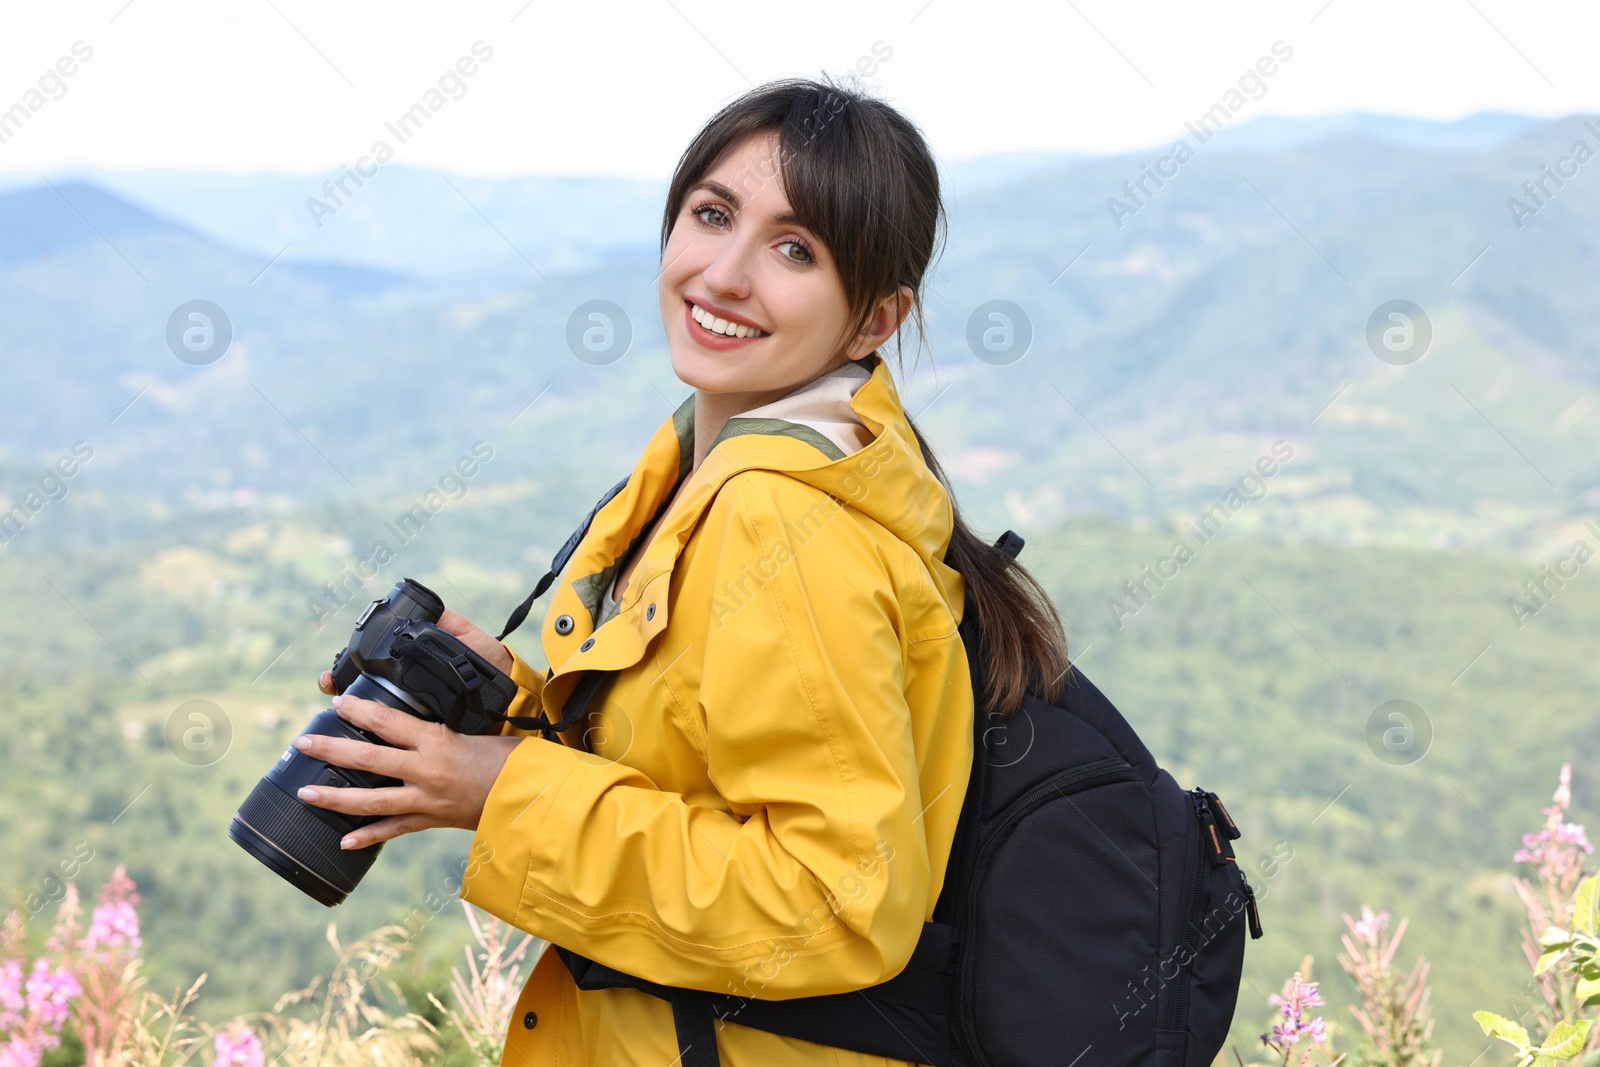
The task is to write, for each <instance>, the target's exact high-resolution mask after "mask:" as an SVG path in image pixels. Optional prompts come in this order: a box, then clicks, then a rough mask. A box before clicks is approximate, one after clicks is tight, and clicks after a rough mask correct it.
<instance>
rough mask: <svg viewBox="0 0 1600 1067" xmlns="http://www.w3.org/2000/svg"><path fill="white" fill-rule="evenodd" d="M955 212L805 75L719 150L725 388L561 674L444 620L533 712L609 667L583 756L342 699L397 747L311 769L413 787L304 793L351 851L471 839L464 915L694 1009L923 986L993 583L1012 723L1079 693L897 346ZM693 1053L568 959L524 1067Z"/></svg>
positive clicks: (540, 1000)
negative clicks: (965, 641)
mask: <svg viewBox="0 0 1600 1067" xmlns="http://www.w3.org/2000/svg"><path fill="white" fill-rule="evenodd" d="M942 222H943V213H942V207H941V204H940V196H939V185H938V173H937V168H936V165H935V163H934V161H933V158H932V156H931V154H930V153H929V151H928V149H927V146H926V145H925V143H924V142H923V140H922V137H921V136H920V134H919V133H918V132H917V130H916V129H915V127H914V126H912V125H911V124H910V123H909V122H908V121H907V120H906V119H905V118H903V117H902V116H901V115H900V114H899V113H898V112H896V111H895V110H894V109H892V108H890V107H889V106H887V105H885V104H883V103H881V102H879V101H876V100H873V99H871V98H869V97H866V96H863V95H860V94H858V93H855V92H852V91H848V90H845V89H841V88H839V87H836V86H831V85H823V84H818V83H815V82H810V81H803V80H791V81H783V82H777V83H772V84H769V85H766V86H762V87H760V88H758V89H755V90H753V91H752V92H750V93H748V94H747V95H745V96H744V97H742V98H740V99H739V100H736V101H735V102H734V103H732V104H730V105H729V106H728V107H726V108H725V109H724V110H723V111H722V112H721V113H719V114H718V115H717V116H716V117H714V118H713V119H712V120H711V122H710V123H708V124H707V125H706V127H705V128H704V129H703V130H702V131H701V132H700V134H699V135H698V136H697V137H696V138H695V140H694V141H693V143H692V144H691V145H690V146H689V148H688V150H687V151H686V152H685V154H684V156H683V159H682V160H681V161H680V163H679V166H678V169H677V172H676V173H675V175H674V177H673V180H672V183H671V186H670V188H669V191H668V196H667V205H666V211H665V214H664V217H663V224H662V257H661V263H662V270H661V274H660V279H659V296H660V304H661V317H662V322H663V325H664V326H665V329H666V334H667V341H668V345H669V347H670V349H671V355H672V365H673V370H674V372H675V373H676V374H677V375H678V377H679V378H681V379H682V380H683V381H684V382H685V383H687V384H689V385H692V386H693V387H694V389H695V392H694V393H693V395H692V396H691V397H689V398H687V399H686V400H684V402H683V403H682V404H681V405H680V406H679V407H678V409H677V410H676V411H675V412H674V413H673V415H672V417H671V418H670V419H667V420H665V421H663V422H662V424H661V425H660V427H659V428H658V429H657V430H656V433H655V435H654V436H653V437H652V438H651V440H650V443H649V444H648V446H647V447H646V448H645V451H644V454H643V456H642V457H641V458H640V460H639V462H638V464H637V465H636V467H635V468H634V471H633V473H632V475H631V476H630V478H629V481H628V483H627V485H626V487H625V488H624V489H623V490H622V491H621V492H619V493H618V494H617V495H616V496H615V497H613V498H612V499H611V500H610V501H609V502H608V503H607V504H606V505H605V506H604V507H602V508H601V509H600V510H599V511H598V512H597V513H596V515H595V516H594V520H593V523H592V525H591V527H590V529H589V531H588V533H587V535H586V536H585V537H584V539H583V540H582V542H581V543H580V545H579V546H578V548H577V550H576V551H575V553H574V554H573V556H572V558H571V560H570V562H569V564H568V566H567V568H566V571H565V576H564V578H563V580H562V581H561V582H560V583H559V584H558V585H557V586H556V587H555V593H554V595H553V598H552V600H551V602H550V605H549V608H548V610H547V612H546V615H545V621H544V626H543V633H542V641H543V647H544V650H545V653H546V655H547V657H548V659H549V662H550V664H551V669H550V670H549V671H548V673H547V674H546V675H544V676H543V677H541V676H540V675H539V674H538V673H537V672H536V671H535V670H534V669H533V668H532V667H531V666H530V665H529V664H528V663H526V662H525V661H523V660H522V659H521V658H520V657H519V656H517V655H515V654H514V653H513V652H512V651H511V650H510V649H509V648H508V647H507V646H505V645H503V644H501V643H500V642H498V641H496V640H494V639H493V638H491V637H489V636H488V634H486V633H485V632H484V631H483V630H481V629H479V628H478V627H477V626H475V625H473V624H472V623H470V622H468V621H467V620H466V619H464V618H463V617H461V616H460V615H457V614H455V613H454V612H446V613H445V615H444V617H443V618H442V619H441V620H440V623H441V625H442V626H444V627H445V628H446V629H448V630H450V631H451V632H453V633H456V634H457V635H459V636H461V637H462V638H463V639H464V640H466V641H467V642H468V643H469V644H471V645H472V646H473V647H474V648H475V649H477V650H478V651H480V652H482V654H483V655H484V656H485V657H487V658H488V659H490V660H491V661H492V662H494V663H496V664H497V665H498V666H500V667H501V668H502V669H504V670H505V671H507V672H508V673H509V674H510V675H511V677H512V678H513V679H515V681H516V682H517V684H518V685H519V686H520V688H521V692H520V694H519V696H518V698H517V701H516V706H514V707H513V708H512V709H511V714H513V715H536V714H539V713H541V712H542V713H543V714H544V715H546V716H547V717H548V719H549V720H550V721H552V722H553V721H556V720H559V719H560V718H561V715H560V711H561V707H562V703H563V701H564V700H565V699H566V697H567V695H568V694H569V693H571V691H572V689H573V686H574V685H575V683H576V682H577V680H578V679H579V678H580V677H581V676H582V675H583V673H584V672H585V671H586V670H591V669H600V670H606V671H614V672H617V673H616V674H615V675H614V676H613V677H612V680H611V681H610V682H609V683H608V687H607V688H606V690H605V691H604V693H603V696H602V698H601V699H600V700H597V702H596V707H597V708H598V710H597V711H592V712H591V714H590V716H589V718H588V721H587V722H584V723H579V724H578V725H575V726H573V727H572V728H571V729H569V730H567V731H566V732H565V733H564V734H563V735H562V741H563V742H564V743H563V744H561V745H556V744H551V743H549V742H547V741H545V740H542V739H539V738H537V737H534V738H532V739H530V740H528V741H527V742H526V743H524V741H523V739H522V737H523V735H522V733H521V732H520V731H515V730H510V729H508V730H507V733H506V736H501V737H463V736H460V735H456V734H452V733H450V732H449V731H448V730H447V729H446V728H444V727H443V726H440V725H438V724H431V723H424V722H421V721H419V720H417V719H414V718H411V717H410V716H406V715H399V714H395V713H393V712H391V711H390V710H389V709H386V708H383V707H380V706H379V705H376V704H373V703H370V702H367V701H362V700H358V699H354V698H336V699H335V704H336V705H338V706H339V711H340V714H341V715H343V716H345V717H346V718H347V719H349V720H351V721H352V722H355V723H357V724H359V725H362V726H365V727H368V728H371V729H374V730H376V731H377V732H378V733H379V734H380V735H381V736H383V737H384V738H385V739H387V740H389V741H391V742H392V743H394V744H395V745H396V746H398V747H397V748H393V749H388V748H380V747H377V746H371V745H364V744H359V743H356V742H349V741H340V740H335V739H330V738H326V737H303V738H301V739H300V741H298V742H297V743H299V744H302V745H304V746H307V750H308V751H311V752H313V754H315V755H316V756H318V757H319V758H323V759H327V760H330V761H331V762H334V763H339V764H345V765H349V766H355V767H362V768H370V769H372V770H376V771H379V772H381V773H384V774H388V775H391V776H393V777H396V778H399V779H402V780H403V781H404V783H405V784H404V785H403V786H400V787H397V788H394V789H378V790H332V789H323V790H319V791H315V792H313V793H310V794H307V795H305V797H304V798H305V799H306V800H307V801H308V802H310V803H313V804H318V805H321V806H324V807H328V808H331V809H334V810H338V811H346V812H353V813H360V814H376V815H383V816H387V817H386V818H384V819H382V820H381V821H378V822H375V823H372V824H371V825H369V826H367V827H365V828H363V829H361V830H359V831H357V832H356V833H354V834H352V835H351V836H350V838H348V839H347V847H356V848H360V847H365V846H367V845H370V844H372V843H374V842H376V841H382V840H386V839H388V838H392V837H395V836H397V835H399V834H403V833H409V832H411V831H414V830H419V829H424V828H427V827H432V826H455V827H464V828H468V829H472V830H475V831H476V836H475V838H474V842H473V853H472V855H473V861H472V863H471V865H470V867H469V869H468V870H467V872H466V877H465V879H464V885H463V891H462V895H463V897H464V898H465V899H467V900H469V901H471V902H472V903H474V904H476V905H477V906H479V907H481V908H483V909H484V910H486V911H488V912H490V913H491V914H494V915H497V916H499V917H500V918H501V919H504V920H505V921H507V922H509V923H512V924H513V925H515V926H517V927H519V928H521V929H523V930H527V931H529V932H531V933H534V934H536V935H538V936H539V937H541V938H544V939H546V940H547V941H550V942H552V943H554V944H557V945H561V946H563V947H564V948H568V949H571V950H573V951H574V952H577V953H580V954H582V955H583V956H586V957H588V958H590V959H593V960H596V961H598V962H600V963H603V964H606V965H608V966H611V967H614V968H616V969H618V970H621V971H624V972H626V973H629V974H633V975H636V976H639V977H642V978H645V979H647V980H650V981H653V982H658V983H661V984H664V985H670V986H680V987H687V988H692V989H701V990H708V991H712V992H718V993H723V992H732V993H736V994H739V995H740V996H749V997H757V998H765V999H774V1000H779V999H787V998H792V997H800V996H812V995H818V994H826V993H837V992H843V991H849V990H854V989H859V988H862V987H865V986H868V985H872V984H875V983H878V982H881V981H884V980H887V979H889V978H891V977H893V976H894V975H895V974H897V973H898V972H899V971H900V970H901V969H902V968H903V967H904V966H905V964H906V961H907V960H908V958H909V957H910V954H911V951H912V949H913V947H914V945H915V943H916V940H917V937H918V935H919V934H920V932H921V928H922V925H923V922H924V920H926V919H928V918H929V917H931V915H932V913H933V908H934V904H935V902H936V898H937V895H938V892H939V889H940V887H941V885H942V884H943V880H944V871H945V865H946V862H947V859H948V856H949V853H950V847H951V841H952V837H953V835H954V832H955V827H956V821H957V817H958V816H959V814H960V811H961V804H962V799H963V796H964V793H965V789H966V785H967V780H968V776H969V773H970V769H971V761H972V725H973V714H974V700H973V692H972V681H971V674H970V673H969V666H968V662H967V658H966V653H965V650H964V648H963V645H962V641H961V638H960V636H959V634H958V633H957V625H958V623H959V622H960V619H961V615H962V611H963V605H964V599H963V598H964V593H965V592H967V591H968V590H969V589H970V592H971V593H972V597H973V603H974V604H975V606H976V610H977V613H978V616H979V617H980V619H981V620H982V621H983V623H984V632H985V635H986V637H985V640H986V642H987V644H988V645H989V649H988V652H987V655H988V656H989V657H990V658H989V663H990V664H991V667H990V671H989V675H988V685H987V686H986V689H987V692H986V694H985V699H986V700H987V702H988V705H987V706H990V707H994V708H998V709H1001V710H1003V711H1009V710H1010V709H1012V708H1014V707H1015V706H1016V704H1017V703H1018V702H1020V698H1021V695H1022V692H1023V689H1024V687H1026V686H1030V685H1032V686H1033V687H1035V688H1036V689H1048V688H1049V683H1048V680H1050V679H1054V680H1055V681H1056V683H1057V685H1058V686H1059V683H1060V677H1061V675H1062V674H1063V673H1064V670H1065V666H1066V658H1065V639H1064V637H1063V635H1062V631H1061V624H1060V620H1059V618H1058V617H1057V616H1056V613H1055V611H1054V609H1053V608H1052V607H1051V605H1050V603H1049V600H1048V598H1047V597H1046V596H1045V594H1044V592H1043V590H1042V589H1041V588H1040V587H1039V586H1038V585H1037V583H1035V582H1034V580H1033V579H1032V578H1031V577H1030V576H1028V575H1027V574H1026V572H1024V571H1022V570H1021V569H1020V568H1019V567H1018V566H1016V565H1015V564H1014V563H1013V562H1012V561H1011V559H1010V558H1009V557H1008V556H1006V555H1005V554H1004V553H1001V552H999V551H997V550H995V549H992V548H991V547H990V546H989V545H988V544H987V543H985V542H984V541H982V540H980V539H979V538H977V537H976V536H975V535H974V534H973V533H972V532H971V531H970V530H968V529H967V528H966V527H965V525H964V524H963V523H962V521H961V519H960V516H959V513H958V512H957V511H956V508H955V505H954V501H953V500H952V498H951V496H950V494H949V492H948V490H947V488H946V486H945V484H944V478H943V475H942V473H941V472H940V470H939V467H938V464H937V463H936V461H935V460H934V457H933V455H932V453H931V452H929V451H928V449H927V447H926V446H925V445H924V444H923V442H922V439H921V437H920V435H919V434H918V433H917V431H916V429H915V427H913V425H912V423H911V420H910V418H909V417H908V416H907V415H906V413H905V411H904V409H903V408H902V406H901V403H900V398H899V395H898V393H897V391H896V389H895V385H894V380H893V378H891V376H890V374H889V371H888V367H887V365H886V364H885V362H884V360H883V357H882V356H881V354H880V353H879V352H878V347H879V346H880V345H881V344H883V343H885V342H886V341H887V340H888V338H889V337H890V336H891V335H893V334H895V333H896V332H897V331H898V329H899V328H900V326H901V324H902V322H903V321H904V320H905V319H906V318H907V316H908V315H915V316H916V318H917V322H918V325H919V326H920V324H921V312H920V300H919V297H920V293H921V290H922V285H923V279H924V276H925V273H926V271H927V268H928V265H929V262H930V261H931V259H932V256H933V252H934V246H935V242H936V238H937V235H938V232H939V230H940V227H941V225H942ZM321 683H322V686H323V688H324V691H329V690H330V689H331V684H332V678H331V676H330V675H328V674H324V675H323V676H322V679H321ZM1050 695H1051V697H1052V698H1053V696H1054V694H1053V693H1051V694H1050ZM718 1045H719V1047H720V1051H721V1056H722V1057H723V1059H722V1062H723V1063H724V1064H727V1065H729V1067H738V1065H743V1064H761V1065H762V1067H784V1065H788V1064H810V1063H821V1062H828V1063H837V1064H866V1063H884V1062H889V1061H885V1060H883V1059H882V1058H880V1057H872V1056H864V1055H860V1054H857V1053H854V1052H846V1051H843V1050H839V1049H834V1048H828V1047H824V1046H820V1045H816V1044H811V1043H808V1042H805V1041H800V1040H797V1039H793V1038H788V1037H782V1036H779V1035H776V1034H771V1033H767V1032H765V1031H761V1030H757V1029H753V1028H750V1027H742V1026H738V1025H736V1024H726V1025H722V1026H721V1027H720V1034H719V1036H718ZM678 1054H679V1045H678V1041H677V1038H676V1036H675V1033H674V1026H673V1016H672V1009H671V1007H670V1006H669V1005H668V1004H667V1003H666V1002H665V1001H662V1000H659V999H657V998H654V997H652V996H649V995H647V994H645V993H642V992H639V991H637V990H634V989H626V988H615V989H603V990H592V991H580V990H578V989H577V988H576V986H575V985H574V983H573V981H572V979H571V976H570V975H569V974H568V972H567V969H566V967H565V966H564V965H563V963H562V961H561V960H560V958H559V957H558V955H557V954H556V953H554V952H545V953H544V954H543V955H542V956H541V957H540V959H539V961H538V963H537V965H536V966H535V967H534V970H533V973H532V974H531V975H530V977H529V978H528V981H527V984H526V986H525V987H524V989H523V991H522V995H521V998H520V999H519V1001H518V1003H517V1008H516V1012H515V1014H514V1016H513V1018H512V1021H511V1028H510V1033H509V1034H508V1038H507V1046H506V1053H505V1059H504V1061H503V1062H505V1063H507V1064H516V1065H523V1064H539V1065H545V1064H578V1063H583V1064H590V1063H592V1064H622V1063H639V1064H648V1065H650V1067H667V1065H668V1064H671V1063H673V1062H674V1061H675V1060H676V1059H677V1058H678Z"/></svg>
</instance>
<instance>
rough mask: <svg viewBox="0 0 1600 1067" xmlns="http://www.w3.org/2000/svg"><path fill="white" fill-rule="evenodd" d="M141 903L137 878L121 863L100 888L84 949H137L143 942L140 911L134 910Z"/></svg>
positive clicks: (107, 952)
mask: <svg viewBox="0 0 1600 1067" xmlns="http://www.w3.org/2000/svg"><path fill="white" fill-rule="evenodd" d="M137 903H139V894H138V893H135V892H134V883H133V879H131V878H129V877H128V875H127V872H126V871H125V870H124V869H123V868H122V867H121V866H118V867H117V869H116V870H115V871H113V872H112V874H111V880H110V881H109V882H107V883H106V884H105V885H104V886H103V887H102V888H101V890H100V903H99V904H98V905H96V906H95V909H94V915H93V916H92V917H91V918H90V920H89V933H88V934H87V935H86V936H85V937H84V939H83V947H84V950H85V951H93V950H94V949H97V948H98V949H102V950H103V951H104V952H105V953H106V954H109V953H111V952H114V951H115V950H117V949H122V948H125V949H129V950H137V949H138V947H139V945H140V944H141V942H140V940H139V913H138V912H137V911H135V910H134V905H135V904H137Z"/></svg>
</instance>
